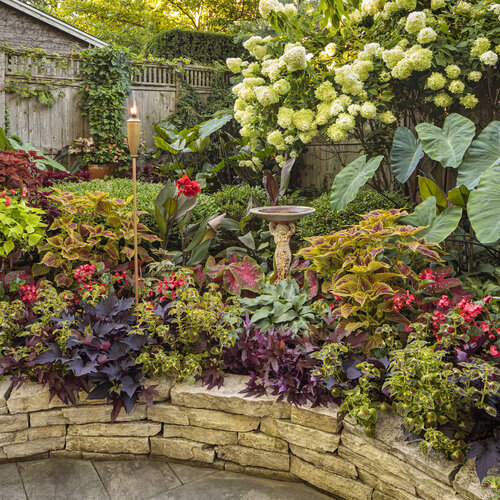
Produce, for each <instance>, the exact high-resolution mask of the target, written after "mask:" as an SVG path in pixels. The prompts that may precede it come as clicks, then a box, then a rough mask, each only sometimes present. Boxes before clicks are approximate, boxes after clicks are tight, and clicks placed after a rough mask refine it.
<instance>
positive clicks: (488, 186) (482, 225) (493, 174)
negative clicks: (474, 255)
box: [467, 165, 500, 244]
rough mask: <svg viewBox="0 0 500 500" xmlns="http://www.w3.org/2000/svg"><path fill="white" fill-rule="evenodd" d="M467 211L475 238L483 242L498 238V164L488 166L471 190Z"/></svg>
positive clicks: (499, 179)
mask: <svg viewBox="0 0 500 500" xmlns="http://www.w3.org/2000/svg"><path fill="white" fill-rule="evenodd" d="M467 212H468V215H469V220H470V223H471V224H472V228H473V229H474V231H475V232H476V236H477V239H478V240H479V241H480V242H481V243H483V244H489V243H495V242H496V241H498V239H500V165H495V166H493V167H490V168H489V169H488V170H486V172H485V173H484V174H483V175H482V176H481V180H480V181H479V184H478V186H477V188H476V189H474V190H472V191H471V193H470V196H469V202H468V203H467Z"/></svg>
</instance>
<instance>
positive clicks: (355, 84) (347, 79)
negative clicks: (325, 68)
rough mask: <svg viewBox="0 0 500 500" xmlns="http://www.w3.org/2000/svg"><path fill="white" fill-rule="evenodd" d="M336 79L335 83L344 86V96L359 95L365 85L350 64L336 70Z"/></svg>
mask: <svg viewBox="0 0 500 500" xmlns="http://www.w3.org/2000/svg"><path fill="white" fill-rule="evenodd" d="M334 79H335V83H337V84H339V85H341V86H342V92H343V93H344V94H351V95H358V94H359V93H360V92H361V91H362V90H363V84H362V83H361V81H360V79H359V76H358V74H357V73H356V71H354V69H353V67H352V65H350V64H346V65H344V66H341V67H340V68H336V69H335V78H334Z"/></svg>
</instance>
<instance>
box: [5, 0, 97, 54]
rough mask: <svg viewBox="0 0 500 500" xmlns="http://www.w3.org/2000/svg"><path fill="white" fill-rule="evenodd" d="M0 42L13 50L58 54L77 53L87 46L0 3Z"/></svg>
mask: <svg viewBox="0 0 500 500" xmlns="http://www.w3.org/2000/svg"><path fill="white" fill-rule="evenodd" d="M0 42H2V43H7V44H9V45H10V46H11V47H15V48H19V47H25V48H38V49H43V50H46V51H47V52H58V53H69V52H71V51H72V50H77V51H79V50H81V49H84V48H86V47H88V45H89V44H88V43H86V42H83V41H81V40H78V39H77V38H75V37H73V36H71V35H69V34H67V33H64V32H63V31H61V30H59V29H57V28H54V27H52V26H49V25H48V24H46V23H44V22H42V21H38V20H37V19H34V18H33V17H31V16H29V15H27V14H24V13H22V12H19V11H18V10H16V9H13V8H12V7H9V6H8V5H5V4H2V3H0Z"/></svg>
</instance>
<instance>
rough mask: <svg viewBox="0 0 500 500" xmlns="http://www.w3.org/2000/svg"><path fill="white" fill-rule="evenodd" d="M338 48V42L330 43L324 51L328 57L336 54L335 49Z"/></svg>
mask: <svg viewBox="0 0 500 500" xmlns="http://www.w3.org/2000/svg"><path fill="white" fill-rule="evenodd" d="M336 50H337V44H335V43H329V44H328V45H327V46H326V47H325V48H324V49H323V52H324V53H325V55H327V56H328V57H333V56H334V55H335V51H336Z"/></svg>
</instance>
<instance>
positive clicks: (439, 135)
mask: <svg viewBox="0 0 500 500" xmlns="http://www.w3.org/2000/svg"><path fill="white" fill-rule="evenodd" d="M416 129H417V132H418V137H419V139H420V140H421V141H422V148H423V150H424V152H425V153H427V154H428V155H429V157H430V158H431V159H433V160H436V161H438V162H439V163H441V165H442V166H443V167H452V168H457V167H458V166H459V165H460V163H461V162H462V158H463V157H464V154H465V152H466V151H467V148H468V147H469V146H470V144H471V142H472V139H473V138H474V134H475V132H476V127H475V125H474V122H472V121H471V120H469V119H468V118H465V116H462V115H459V114H458V113H452V114H451V115H449V116H447V117H446V120H445V121H444V125H443V128H439V127H436V126H435V125H432V124H430V123H420V124H419V125H417V126H416Z"/></svg>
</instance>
